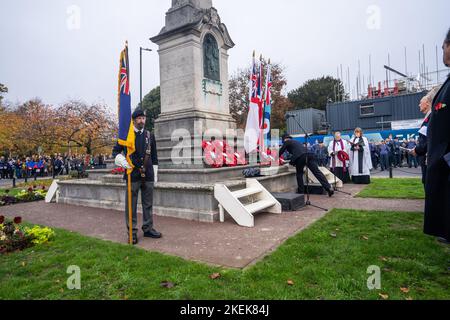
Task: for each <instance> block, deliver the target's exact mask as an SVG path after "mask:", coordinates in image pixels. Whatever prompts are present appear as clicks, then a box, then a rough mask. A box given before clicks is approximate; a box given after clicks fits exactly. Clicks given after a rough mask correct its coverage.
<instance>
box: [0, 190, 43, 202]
mask: <svg viewBox="0 0 450 320" xmlns="http://www.w3.org/2000/svg"><path fill="white" fill-rule="evenodd" d="M46 195H47V187H46V186H41V187H40V188H38V187H37V186H33V187H28V189H23V190H20V191H19V192H17V193H16V194H15V195H13V194H12V193H11V192H10V190H8V189H6V190H4V194H3V195H0V207H1V206H7V205H13V204H16V203H23V202H33V201H40V200H44V199H45V196H46Z"/></svg>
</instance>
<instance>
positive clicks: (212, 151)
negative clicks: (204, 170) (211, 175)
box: [202, 140, 247, 168]
mask: <svg viewBox="0 0 450 320" xmlns="http://www.w3.org/2000/svg"><path fill="white" fill-rule="evenodd" d="M202 148H203V154H204V157H205V163H206V165H207V166H209V167H211V168H222V167H237V166H242V165H246V164H247V162H246V158H245V153H244V152H235V150H234V148H232V147H231V146H230V145H229V144H228V143H227V142H226V141H220V140H211V141H203V142H202Z"/></svg>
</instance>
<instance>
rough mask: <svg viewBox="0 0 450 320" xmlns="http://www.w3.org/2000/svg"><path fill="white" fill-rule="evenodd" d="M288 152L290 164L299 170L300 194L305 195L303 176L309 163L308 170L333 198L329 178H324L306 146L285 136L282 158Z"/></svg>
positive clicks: (313, 155) (281, 152) (281, 150)
mask: <svg viewBox="0 0 450 320" xmlns="http://www.w3.org/2000/svg"><path fill="white" fill-rule="evenodd" d="M286 151H287V152H288V153H289V154H290V155H291V159H290V160H291V162H290V164H291V165H292V166H294V167H296V169H297V185H298V193H300V194H304V193H305V184H304V181H303V174H304V170H305V166H306V164H307V163H306V162H308V168H309V169H310V170H311V172H312V173H313V174H314V176H315V177H316V178H317V180H319V182H320V184H321V185H322V187H323V188H324V189H325V190H326V191H327V192H328V195H329V196H330V197H332V196H333V194H334V191H333V189H332V187H331V185H330V184H329V183H328V180H327V178H326V177H325V176H324V174H323V173H322V171H320V169H319V165H318V162H317V159H316V156H315V154H314V153H312V152H310V151H308V149H307V148H306V146H305V145H304V144H302V143H300V142H298V141H295V140H293V139H292V137H291V136H289V135H284V136H283V146H282V147H281V149H280V157H281V156H282V155H283V154H284V153H285V152H286Z"/></svg>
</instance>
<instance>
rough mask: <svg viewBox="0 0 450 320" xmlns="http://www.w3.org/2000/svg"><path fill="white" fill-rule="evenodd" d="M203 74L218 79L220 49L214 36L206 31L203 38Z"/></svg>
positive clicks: (211, 78)
mask: <svg viewBox="0 0 450 320" xmlns="http://www.w3.org/2000/svg"><path fill="white" fill-rule="evenodd" d="M203 76H204V77H205V78H206V79H209V80H214V81H220V51H219V46H218V44H217V40H216V38H215V37H214V36H213V35H212V34H211V33H208V34H206V35H205V38H204V39H203Z"/></svg>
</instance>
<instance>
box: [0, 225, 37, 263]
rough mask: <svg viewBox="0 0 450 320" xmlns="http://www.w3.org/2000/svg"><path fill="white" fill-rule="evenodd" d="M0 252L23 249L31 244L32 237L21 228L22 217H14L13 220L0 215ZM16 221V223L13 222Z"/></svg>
mask: <svg viewBox="0 0 450 320" xmlns="http://www.w3.org/2000/svg"><path fill="white" fill-rule="evenodd" d="M0 221H3V223H2V224H0V254H2V253H8V252H14V251H18V250H24V249H26V248H29V247H31V246H32V245H33V243H32V241H33V237H32V236H30V235H27V234H26V233H25V232H24V231H23V230H22V228H21V226H20V224H21V223H22V218H20V217H16V218H15V219H14V221H8V220H6V219H5V217H0ZM15 222H18V223H15Z"/></svg>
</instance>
